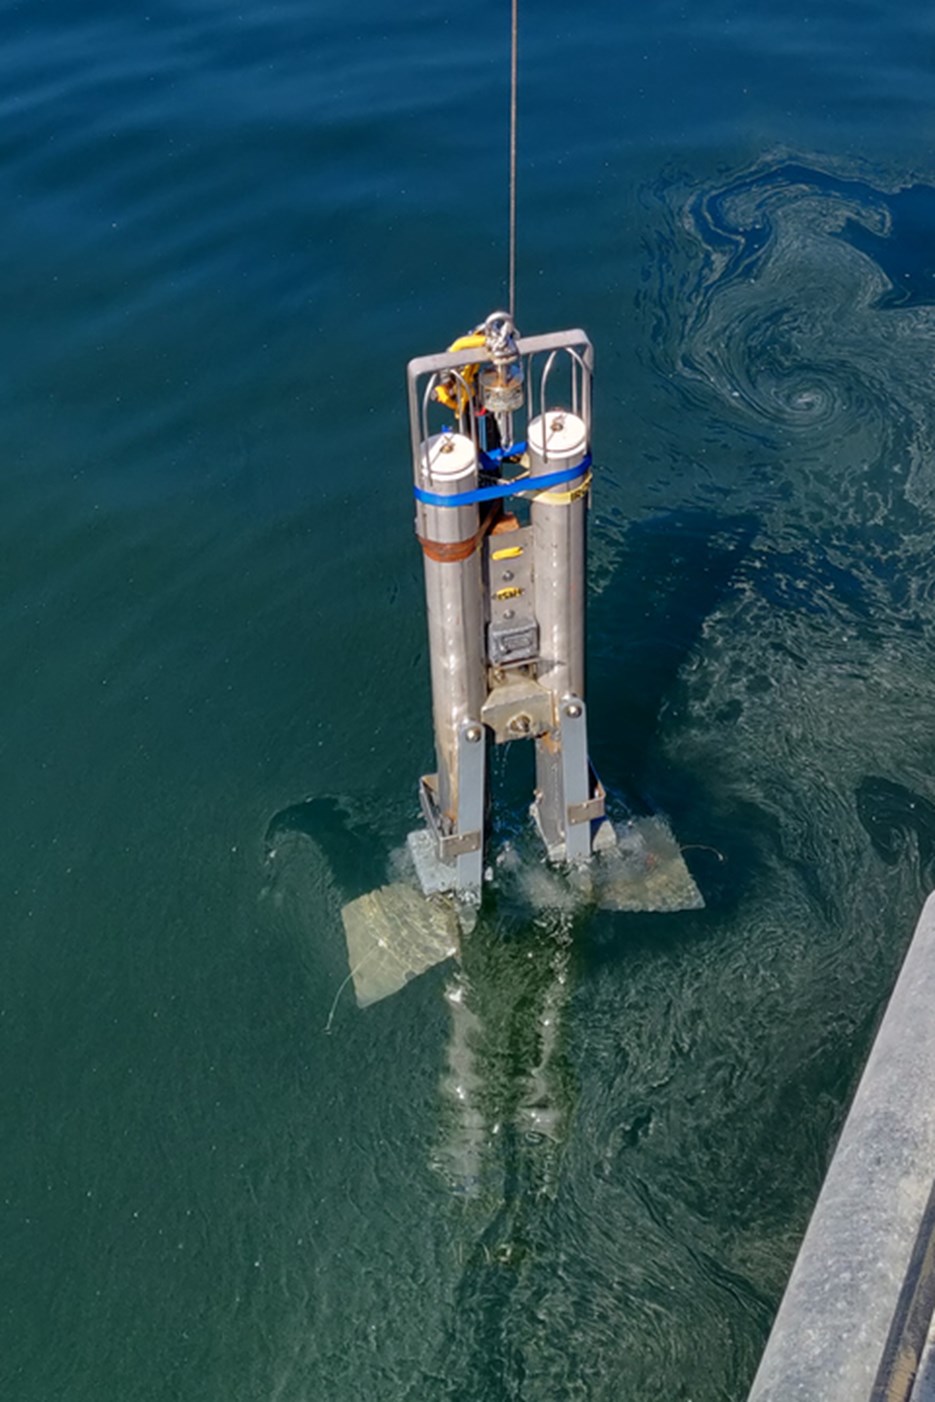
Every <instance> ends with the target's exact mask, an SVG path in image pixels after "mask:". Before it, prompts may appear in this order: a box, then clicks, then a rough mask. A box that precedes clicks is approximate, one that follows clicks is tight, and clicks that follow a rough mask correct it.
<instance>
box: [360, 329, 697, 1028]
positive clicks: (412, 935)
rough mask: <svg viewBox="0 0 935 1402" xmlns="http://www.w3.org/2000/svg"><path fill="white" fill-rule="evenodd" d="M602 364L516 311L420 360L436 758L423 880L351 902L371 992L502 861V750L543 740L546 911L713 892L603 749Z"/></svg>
mask: <svg viewBox="0 0 935 1402" xmlns="http://www.w3.org/2000/svg"><path fill="white" fill-rule="evenodd" d="M593 364H594V352H593V349H592V346H591V343H590V341H589V340H588V338H587V336H586V335H585V333H584V332H583V331H580V330H571V331H559V332H555V333H551V334H549V335H544V336H531V337H520V336H519V335H518V334H517V332H516V329H515V327H514V326H513V322H512V319H511V317H510V316H509V315H508V314H507V313H506V312H494V313H493V314H492V315H491V316H489V317H488V318H487V320H486V321H485V322H484V323H482V325H481V326H479V327H477V328H476V329H475V330H474V331H473V332H471V333H469V334H468V335H467V336H464V337H462V338H461V339H460V340H458V341H456V342H455V343H454V345H453V346H452V347H451V348H450V349H449V350H448V351H445V352H442V353H441V354H438V355H429V356H422V357H419V358H417V359H415V360H412V361H410V363H409V367H408V375H407V379H408V397H409V420H410V431H411V443H412V465H413V475H414V495H415V528H416V537H417V539H418V542H419V545H420V547H421V549H422V556H423V564H424V571H425V594H426V614H427V624H428V642H429V661H430V666H431V679H432V720H433V728H434V735H435V753H436V770H435V772H434V773H432V774H428V775H425V776H423V778H422V779H421V781H420V783H419V800H420V805H421V808H422V815H423V819H424V827H423V828H421V829H420V830H419V831H417V832H414V833H411V834H410V836H409V839H408V844H407V847H408V854H409V859H410V861H411V866H412V869H413V885H412V886H411V887H409V886H406V885H405V884H403V883H396V884H394V885H391V886H386V887H381V888H380V889H379V890H378V891H374V892H371V893H370V894H369V895H367V896H362V897H360V898H359V899H358V900H356V901H352V902H351V903H350V904H349V905H347V906H345V908H344V912H343V915H344V924H345V930H346V934H347V941H348V953H349V956H350V961H351V972H352V975H353V978H354V984H355V988H356V990H357V995H358V1001H359V1002H361V1003H362V1004H363V1003H368V1002H373V1001H376V1000H377V999H378V998H381V997H385V996H387V994H388V993H390V992H393V991H394V990H395V988H398V987H401V986H402V985H403V983H405V982H406V981H408V979H409V978H411V977H413V976H415V975H416V974H418V973H419V972H421V971H422V970H423V969H424V968H428V967H430V966H431V965H432V964H433V963H438V962H440V961H441V960H443V959H445V958H448V957H450V956H451V955H452V954H453V953H454V952H456V948H457V927H458V925H459V923H460V926H461V929H462V930H464V929H466V928H467V926H469V924H470V920H471V915H470V912H471V909H472V908H473V907H476V906H477V905H478V904H479V902H480V897H481V890H482V886H483V882H484V879H485V872H489V871H490V869H491V865H492V864H493V863H494V862H495V861H496V855H495V854H492V853H490V852H489V851H488V850H487V849H488V846H489V836H488V835H489V825H488V813H489V809H490V803H491V800H490V794H489V792H488V782H487V781H488V757H489V753H490V747H491V746H492V745H503V744H507V743H510V742H512V741H517V740H528V741H530V742H531V743H532V744H533V746H534V749H535V770H536V777H535V787H534V791H533V793H532V795H531V799H532V802H531V807H530V813H531V816H532V819H533V823H534V827H535V830H536V831H537V832H538V835H539V838H540V839H541V843H542V846H541V848H540V858H539V860H538V862H533V863H532V864H529V865H528V867H527V869H528V875H529V880H528V882H527V883H526V884H527V887H528V896H529V899H530V901H531V903H532V904H533V905H538V906H541V905H546V906H548V905H552V904H555V903H556V902H558V903H560V904H565V903H566V902H567V900H568V898H569V893H570V894H571V895H572V897H573V898H574V899H575V900H576V901H582V902H583V903H585V904H592V905H597V906H599V907H602V908H607V909H613V910H666V911H669V910H685V909H695V908H697V907H699V906H701V905H702V904H703V901H702V898H701V895H700V893H699V891H698V888H697V887H696V886H695V883H694V881H693V880H692V878H691V876H690V874H689V872H688V869H687V867H686V866H685V862H684V860H683V858H682V856H681V852H680V850H679V848H678V845H677V843H676V842H675V839H674V838H673V837H672V834H671V832H670V831H669V829H668V827H667V825H666V824H665V822H664V821H663V820H662V819H660V818H653V817H650V818H638V819H630V820H629V821H628V822H626V823H624V824H622V825H619V824H618V825H616V826H614V825H612V824H611V822H610V820H609V819H608V816H607V811H606V808H607V803H606V795H605V793H604V789H603V787H602V785H601V783H600V780H599V779H598V777H597V775H596V774H595V772H594V769H593V768H592V766H591V762H590V759H589V750H588V722H587V705H586V701H585V605H586V596H587V577H586V575H587V571H586V537H587V516H588V507H589V502H590V487H591V446H590V445H591V378H592V371H593ZM563 872H564V875H563V874H562V873H563ZM563 881H564V882H565V886H562V882H563ZM416 888H417V889H416ZM381 990H382V991H381Z"/></svg>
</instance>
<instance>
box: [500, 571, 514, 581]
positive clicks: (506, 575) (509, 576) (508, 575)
mask: <svg viewBox="0 0 935 1402" xmlns="http://www.w3.org/2000/svg"><path fill="white" fill-rule="evenodd" d="M500 578H501V579H506V580H510V579H512V578H513V571H512V570H504V571H503V573H502V575H501V576H500Z"/></svg>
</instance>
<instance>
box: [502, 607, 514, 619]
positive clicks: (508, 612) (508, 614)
mask: <svg viewBox="0 0 935 1402" xmlns="http://www.w3.org/2000/svg"><path fill="white" fill-rule="evenodd" d="M515 616H516V610H515V609H504V610H503V617H504V618H514V617H515Z"/></svg>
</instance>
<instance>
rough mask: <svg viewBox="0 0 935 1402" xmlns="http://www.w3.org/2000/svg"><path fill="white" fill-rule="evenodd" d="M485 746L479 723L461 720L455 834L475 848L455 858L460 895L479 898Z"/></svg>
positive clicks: (482, 859) (481, 870)
mask: <svg viewBox="0 0 935 1402" xmlns="http://www.w3.org/2000/svg"><path fill="white" fill-rule="evenodd" d="M486 778H487V745H486V743H485V731H484V727H483V726H482V725H481V723H480V721H476V720H466V721H462V723H461V728H460V730H459V731H458V834H459V836H462V837H470V838H472V839H474V838H476V839H477V841H476V845H475V846H473V847H472V848H471V849H470V850H469V851H467V852H461V853H459V854H458V857H457V870H458V885H457V889H458V890H459V891H460V892H464V893H467V892H471V893H476V894H477V895H478V896H479V895H480V889H481V883H482V881H483V879H484V797H485V789H486Z"/></svg>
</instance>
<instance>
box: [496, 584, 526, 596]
mask: <svg viewBox="0 0 935 1402" xmlns="http://www.w3.org/2000/svg"><path fill="white" fill-rule="evenodd" d="M522 592H523V591H522V589H517V588H516V586H515V585H511V587H510V588H509V589H498V590H497V592H496V594H494V598H495V599H518V598H519V596H520V594H522Z"/></svg>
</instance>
